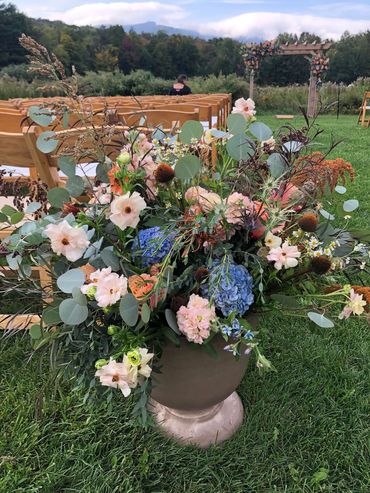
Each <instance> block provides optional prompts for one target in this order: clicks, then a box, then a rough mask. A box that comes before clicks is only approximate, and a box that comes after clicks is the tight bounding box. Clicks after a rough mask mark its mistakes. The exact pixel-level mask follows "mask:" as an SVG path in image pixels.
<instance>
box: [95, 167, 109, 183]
mask: <svg viewBox="0 0 370 493" xmlns="http://www.w3.org/2000/svg"><path fill="white" fill-rule="evenodd" d="M111 167H112V166H110V165H108V164H107V163H99V164H98V165H97V167H96V171H95V172H96V179H97V180H100V181H101V182H103V183H109V176H108V171H110V169H111Z"/></svg>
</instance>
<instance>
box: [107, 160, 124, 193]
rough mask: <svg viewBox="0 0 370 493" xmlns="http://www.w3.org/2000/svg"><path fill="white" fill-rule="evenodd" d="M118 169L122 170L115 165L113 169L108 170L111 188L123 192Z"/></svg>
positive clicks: (114, 191)
mask: <svg viewBox="0 0 370 493" xmlns="http://www.w3.org/2000/svg"><path fill="white" fill-rule="evenodd" d="M118 171H121V169H120V168H119V167H118V166H114V167H113V168H112V169H110V170H109V171H108V177H109V183H110V188H111V190H112V192H113V193H122V187H121V184H120V181H119V180H118V178H117V177H116V173H117V172H118Z"/></svg>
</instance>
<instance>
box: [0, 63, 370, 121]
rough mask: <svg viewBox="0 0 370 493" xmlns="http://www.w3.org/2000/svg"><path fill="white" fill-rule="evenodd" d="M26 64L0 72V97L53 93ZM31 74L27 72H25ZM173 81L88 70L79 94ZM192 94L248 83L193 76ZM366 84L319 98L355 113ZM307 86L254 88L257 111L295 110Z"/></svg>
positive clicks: (330, 108)
mask: <svg viewBox="0 0 370 493" xmlns="http://www.w3.org/2000/svg"><path fill="white" fill-rule="evenodd" d="M25 70H26V66H25V65H10V66H8V67H6V69H3V70H1V71H0V99H9V98H18V97H29V98H31V97H38V96H51V95H55V94H56V92H55V90H54V91H53V90H52V89H50V88H44V89H42V87H43V86H44V82H43V81H41V80H39V79H34V78H32V76H31V78H30V79H29V81H27V79H25V78H24V76H25ZM27 77H30V74H27ZM171 85H172V81H168V80H165V79H162V78H160V77H155V76H154V75H153V74H152V73H151V72H148V71H145V70H135V71H133V72H131V73H130V74H127V75H126V74H124V73H122V72H87V73H86V74H85V75H83V76H79V86H80V93H81V94H84V95H86V96H118V95H122V96H131V95H133V96H142V95H154V94H168V92H169V89H170V87H171ZM189 85H190V87H191V89H192V91H193V93H215V92H226V93H231V94H232V95H233V99H234V100H235V99H237V98H240V97H248V92H249V85H248V82H247V81H246V79H244V78H242V77H238V76H237V75H235V74H230V75H223V74H220V75H218V76H215V75H210V76H208V77H193V78H191V79H190V80H189ZM368 86H369V79H364V78H361V79H358V80H357V81H356V82H355V83H353V84H350V85H348V86H345V85H342V84H341V85H340V86H338V84H335V83H332V82H326V83H324V84H323V85H322V86H321V87H320V88H319V98H320V100H321V102H322V103H323V105H324V106H325V107H326V109H325V112H326V113H330V112H335V111H336V110H337V104H336V103H337V99H338V90H339V105H340V112H341V113H355V112H357V111H358V108H359V106H360V105H361V101H362V97H363V94H364V91H365V90H366V89H367V88H368ZM307 96H308V85H307V84H305V85H292V86H287V87H276V86H260V85H257V86H256V87H255V94H254V99H255V101H256V105H257V108H258V112H259V113H272V112H281V113H297V111H298V108H299V106H304V107H305V106H306V104H307Z"/></svg>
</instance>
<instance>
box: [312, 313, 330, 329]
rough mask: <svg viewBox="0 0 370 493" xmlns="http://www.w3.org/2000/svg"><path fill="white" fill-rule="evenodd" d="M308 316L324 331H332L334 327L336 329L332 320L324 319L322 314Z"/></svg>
mask: <svg viewBox="0 0 370 493" xmlns="http://www.w3.org/2000/svg"><path fill="white" fill-rule="evenodd" d="M307 316H308V318H309V319H310V320H312V322H314V323H315V324H316V325H318V326H319V327H322V328H323V329H331V328H332V327H334V324H333V322H332V321H331V320H330V319H328V318H326V317H324V315H322V314H321V313H316V312H308V313H307Z"/></svg>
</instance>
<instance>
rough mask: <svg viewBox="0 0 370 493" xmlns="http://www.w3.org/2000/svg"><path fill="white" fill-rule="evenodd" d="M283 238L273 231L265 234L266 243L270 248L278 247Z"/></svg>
mask: <svg viewBox="0 0 370 493" xmlns="http://www.w3.org/2000/svg"><path fill="white" fill-rule="evenodd" d="M281 241H282V240H281V238H279V237H278V236H276V235H273V234H272V233H271V231H269V232H268V233H267V235H266V236H265V245H266V246H267V247H268V248H278V247H279V246H280V245H281Z"/></svg>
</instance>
